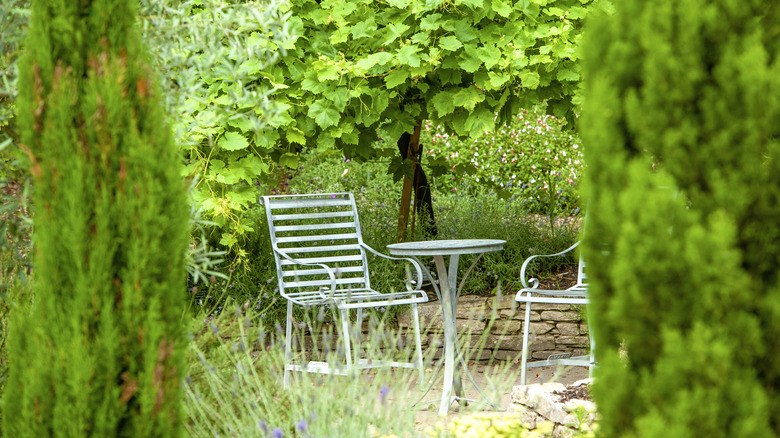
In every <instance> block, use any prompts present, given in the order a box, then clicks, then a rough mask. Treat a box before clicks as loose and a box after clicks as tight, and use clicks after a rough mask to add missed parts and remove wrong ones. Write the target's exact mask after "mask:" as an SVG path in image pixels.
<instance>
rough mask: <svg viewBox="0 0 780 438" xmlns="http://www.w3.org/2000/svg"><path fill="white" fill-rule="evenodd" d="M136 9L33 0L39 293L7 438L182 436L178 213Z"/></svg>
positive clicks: (24, 132)
mask: <svg viewBox="0 0 780 438" xmlns="http://www.w3.org/2000/svg"><path fill="white" fill-rule="evenodd" d="M135 8H136V6H135V2H134V1H132V0H79V1H72V0H34V1H33V2H32V13H31V20H30V26H29V33H28V37H27V40H26V53H25V55H24V57H23V59H22V60H21V62H20V68H19V70H20V76H19V98H18V101H17V103H18V125H19V130H20V133H21V143H22V145H23V146H22V147H23V148H25V149H26V151H27V152H28V154H29V156H30V172H31V173H32V175H33V177H34V183H35V194H34V197H33V202H34V206H35V211H36V213H35V217H34V221H35V243H36V248H35V268H34V269H35V275H34V277H35V288H34V291H35V298H34V304H33V305H32V308H31V309H29V311H18V312H14V320H13V321H12V323H11V328H10V333H9V346H8V348H9V364H10V373H9V381H8V384H7V387H6V391H5V394H4V396H3V403H4V416H3V430H4V433H5V434H6V436H13V437H25V436H32V437H40V436H64V437H78V436H87V435H89V436H133V437H137V436H176V435H180V431H182V430H183V429H182V426H183V416H182V415H183V414H182V412H183V411H182V409H181V406H180V404H181V403H180V402H181V397H182V378H183V375H184V374H185V372H186V370H185V366H184V360H183V353H184V348H185V345H186V340H185V339H186V338H185V337H184V330H183V328H182V326H181V317H182V311H183V308H184V307H183V305H184V294H185V286H184V280H185V278H186V277H185V275H186V274H185V268H184V253H185V250H186V245H187V235H188V214H187V213H188V212H187V205H186V201H185V198H184V188H183V184H182V181H181V179H180V177H179V169H178V164H177V157H176V151H175V148H174V145H173V143H172V135H171V132H170V130H169V128H168V126H166V124H165V123H164V120H165V118H166V117H165V115H164V114H163V111H162V105H161V98H160V97H161V96H160V95H159V93H158V90H157V88H156V86H155V84H154V81H153V80H152V78H151V72H150V68H149V65H148V64H147V62H146V58H145V55H144V51H143V50H144V49H143V47H142V44H141V43H140V41H139V34H138V32H137V31H136V29H135V16H136V12H135Z"/></svg>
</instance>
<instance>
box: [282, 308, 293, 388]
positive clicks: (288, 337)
mask: <svg viewBox="0 0 780 438" xmlns="http://www.w3.org/2000/svg"><path fill="white" fill-rule="evenodd" d="M292 306H293V303H292V301H287V323H286V326H285V330H284V388H287V387H288V386H289V385H290V365H291V363H290V359H291V358H292Z"/></svg>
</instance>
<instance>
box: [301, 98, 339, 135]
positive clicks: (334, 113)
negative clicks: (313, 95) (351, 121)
mask: <svg viewBox="0 0 780 438" xmlns="http://www.w3.org/2000/svg"><path fill="white" fill-rule="evenodd" d="M308 115H309V117H311V118H313V119H314V121H315V122H317V125H319V126H320V128H327V127H328V126H334V125H336V124H338V123H339V120H340V119H341V113H340V112H339V110H338V108H336V105H334V104H333V102H331V101H329V100H327V99H324V98H323V99H318V100H316V101H315V102H314V103H313V104H311V106H309V111H308Z"/></svg>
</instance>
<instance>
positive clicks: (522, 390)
mask: <svg viewBox="0 0 780 438" xmlns="http://www.w3.org/2000/svg"><path fill="white" fill-rule="evenodd" d="M565 390H566V387H565V386H563V385H562V384H560V383H557V382H552V383H551V382H547V383H542V384H539V383H534V384H531V385H524V386H523V385H520V386H515V387H513V388H512V393H511V395H510V400H511V401H512V403H519V404H521V405H524V406H527V407H529V408H532V409H533V410H534V411H536V413H538V414H539V415H541V416H542V417H544V418H546V419H548V420H550V421H552V422H555V423H563V422H564V421H565V420H566V412H565V411H564V409H563V406H562V405H561V404H560V403H556V400H555V399H554V396H553V395H552V393H553V392H563V391H565Z"/></svg>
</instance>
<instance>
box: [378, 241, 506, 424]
mask: <svg viewBox="0 0 780 438" xmlns="http://www.w3.org/2000/svg"><path fill="white" fill-rule="evenodd" d="M505 243H506V241H505V240H495V239H457V240H425V241H420V242H403V243H394V244H392V245H387V250H388V251H389V252H390V254H392V255H395V256H407V257H412V258H414V259H415V260H417V261H418V262H419V260H418V259H417V257H423V256H430V257H433V260H434V262H435V264H436V273H437V274H438V275H437V276H438V278H439V285H438V286H437V285H436V280H435V279H434V278H433V276H432V275H431V272H430V271H429V270H428V269H427V268H425V265H423V264H422V263H420V265H421V266H422V267H423V270H424V271H425V273H426V275H427V276H428V277H429V278H430V279H431V283H432V284H433V287H434V290H435V291H436V295H437V296H438V297H439V302H440V303H441V310H442V316H443V320H444V387H443V389H442V396H441V406H440V407H439V415H447V412H448V411H449V408H450V405H452V402H453V401H456V400H460V401H475V400H468V399H465V398H463V385H462V382H461V379H460V373H459V365H462V366H463V369H464V370H465V371H466V374H467V375H468V377H469V379H470V380H471V383H472V384H473V385H474V387H475V388H476V389H477V390H478V391H479V393H480V394H482V397H484V398H485V400H487V401H488V403H489V404H490V405H491V406H493V407H494V408H496V405H495V403H493V402H492V401H490V399H489V398H488V397H487V396H486V395H485V394H484V393H483V392H482V389H480V387H479V386H478V385H477V383H476V382H475V381H474V378H473V377H472V376H471V373H470V372H469V371H468V368H467V366H466V362H465V360H464V359H463V355H461V354H458V352H459V350H460V349H459V348H458V345H457V342H458V333H457V326H456V325H455V309H456V307H457V304H458V297H459V296H460V292H461V289H462V288H463V284H464V283H465V280H466V278H467V277H468V275H469V273H470V272H471V270H472V269H473V268H474V266H475V265H476V263H477V261H478V260H479V259H480V258H481V257H482V255H483V254H485V253H486V252H492V251H501V250H502V249H503V248H504V244H505ZM463 254H479V255H478V256H477V258H476V259H475V260H474V261H473V262H472V264H471V266H470V267H469V269H468V270H467V271H466V273H465V274H464V275H463V278H462V279H461V284H460V287H457V284H458V262H459V259H460V256H461V255H463ZM445 256H449V257H450V260H449V268H448V267H447V266H446V265H445V262H444V257H445ZM453 390H454V394H453ZM428 391H430V387H429V388H428V390H427V391H425V394H427V393H428ZM425 394H423V397H425Z"/></svg>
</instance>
